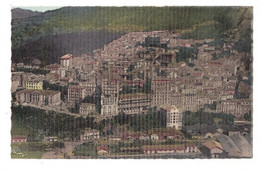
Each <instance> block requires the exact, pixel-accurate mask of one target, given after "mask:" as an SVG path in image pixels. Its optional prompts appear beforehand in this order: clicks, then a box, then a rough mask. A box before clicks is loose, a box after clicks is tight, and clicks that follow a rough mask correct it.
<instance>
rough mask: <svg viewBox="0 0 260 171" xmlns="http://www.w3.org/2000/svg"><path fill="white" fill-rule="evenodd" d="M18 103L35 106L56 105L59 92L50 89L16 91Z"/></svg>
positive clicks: (58, 99)
mask: <svg viewBox="0 0 260 171" xmlns="http://www.w3.org/2000/svg"><path fill="white" fill-rule="evenodd" d="M16 99H17V101H18V103H28V104H33V105H37V106H52V107H54V106H57V105H59V104H60V102H61V99H60V92H59V91H52V90H27V89H25V90H22V91H19V92H17V93H16Z"/></svg>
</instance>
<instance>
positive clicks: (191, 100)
mask: <svg viewBox="0 0 260 171" xmlns="http://www.w3.org/2000/svg"><path fill="white" fill-rule="evenodd" d="M181 93H182V98H183V100H182V102H183V107H182V109H183V110H190V111H196V110H198V96H197V90H196V89H182V92H181Z"/></svg>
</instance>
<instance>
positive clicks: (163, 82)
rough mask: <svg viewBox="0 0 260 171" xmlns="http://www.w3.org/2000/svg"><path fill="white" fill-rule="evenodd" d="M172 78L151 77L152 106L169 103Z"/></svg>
mask: <svg viewBox="0 0 260 171" xmlns="http://www.w3.org/2000/svg"><path fill="white" fill-rule="evenodd" d="M171 87H172V80H171V79H166V78H158V79H152V81H151V90H152V106H158V107H159V106H161V105H167V104H168V105H170V104H171V93H170V92H171Z"/></svg>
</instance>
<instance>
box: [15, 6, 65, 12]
mask: <svg viewBox="0 0 260 171" xmlns="http://www.w3.org/2000/svg"><path fill="white" fill-rule="evenodd" d="M13 8H22V9H28V10H32V11H39V12H45V11H48V10H54V9H57V8H61V6H32V7H29V6H28V7H18V6H13V7H12V9H13Z"/></svg>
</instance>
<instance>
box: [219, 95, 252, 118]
mask: <svg viewBox="0 0 260 171" xmlns="http://www.w3.org/2000/svg"><path fill="white" fill-rule="evenodd" d="M216 112H218V113H220V112H223V113H228V114H232V115H234V116H235V117H236V119H242V118H243V116H244V114H249V113H251V112H252V101H251V100H250V99H230V100H223V101H220V102H218V103H217V110H216Z"/></svg>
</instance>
